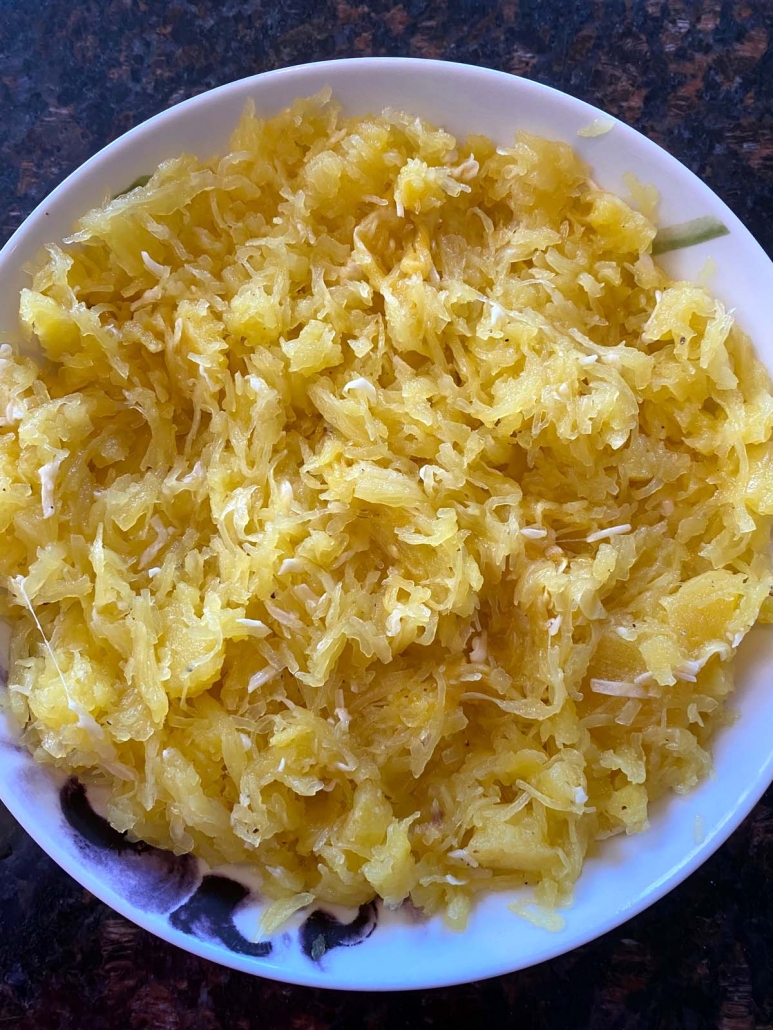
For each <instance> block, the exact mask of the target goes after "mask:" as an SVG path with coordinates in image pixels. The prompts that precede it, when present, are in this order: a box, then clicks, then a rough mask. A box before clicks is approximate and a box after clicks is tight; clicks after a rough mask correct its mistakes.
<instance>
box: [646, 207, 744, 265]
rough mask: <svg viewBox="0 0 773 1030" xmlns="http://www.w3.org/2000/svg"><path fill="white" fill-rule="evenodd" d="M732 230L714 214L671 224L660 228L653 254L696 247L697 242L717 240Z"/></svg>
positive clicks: (653, 245)
mask: <svg viewBox="0 0 773 1030" xmlns="http://www.w3.org/2000/svg"><path fill="white" fill-rule="evenodd" d="M729 232H730V230H729V229H728V227H727V226H726V225H725V224H724V222H720V221H719V219H718V218H714V216H713V215H704V216H703V217H702V218H692V219H691V220H690V221H689V222H680V223H679V224H678V225H669V226H666V228H665V229H658V233H657V236H656V237H655V239H654V241H653V243H652V253H653V255H658V254H666V253H668V251H669V250H681V249H682V247H694V246H695V244H696V243H705V242H706V240H715V239H716V238H717V237H718V236H727V235H728V234H729Z"/></svg>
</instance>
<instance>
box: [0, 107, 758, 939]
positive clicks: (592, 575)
mask: <svg viewBox="0 0 773 1030" xmlns="http://www.w3.org/2000/svg"><path fill="white" fill-rule="evenodd" d="M121 185H122V184H120V183H116V184H114V186H115V188H118V187H120V186H121ZM654 235H655V228H654V226H653V224H652V223H651V222H650V221H649V220H648V219H647V218H646V217H645V216H644V215H643V214H641V213H638V212H636V211H633V210H632V209H631V208H630V207H629V206H628V205H627V204H625V203H624V202H623V201H622V200H620V199H619V198H618V197H616V196H613V195H611V194H609V193H604V192H602V191H600V190H598V189H597V188H596V187H595V186H594V185H593V184H592V183H591V181H590V180H589V174H588V169H587V168H586V167H585V166H584V165H583V164H582V162H581V161H580V160H579V158H578V157H577V156H576V154H575V153H574V152H573V151H572V149H571V148H570V147H569V146H567V145H566V144H563V143H556V142H550V141H548V140H545V139H540V138H537V137H534V136H528V135H526V134H524V133H519V134H517V136H516V137H515V139H514V141H513V143H512V146H510V147H499V148H498V147H496V146H495V145H494V144H493V143H492V142H491V141H490V140H488V139H485V138H483V137H481V136H474V137H470V138H469V139H468V140H466V141H465V142H457V141H456V140H455V139H453V138H452V137H451V136H450V135H449V134H448V133H446V132H444V131H442V130H439V129H436V128H433V127H432V126H430V125H427V124H425V123H423V122H421V121H420V120H418V119H417V118H415V117H413V116H409V115H405V114H401V113H398V112H393V111H387V112H384V114H382V115H381V116H379V117H366V118H356V119H346V118H343V117H342V116H341V114H340V112H339V111H338V109H337V108H336V106H335V104H333V103H331V102H330V100H329V97H327V96H321V97H317V98H314V99H312V100H303V101H299V102H298V103H296V104H295V105H293V107H292V108H291V109H290V110H288V111H286V112H284V113H283V114H281V115H279V116H278V117H275V118H272V119H270V120H263V119H261V118H259V117H257V116H256V115H255V113H254V111H253V110H252V109H248V110H247V111H246V112H245V114H244V117H243V118H242V120H241V122H240V124H239V126H238V128H237V129H236V131H235V133H234V136H233V139H232V143H231V149H230V152H229V153H227V154H226V155H224V156H222V157H218V158H215V159H212V160H209V161H201V160H198V159H196V158H194V157H191V156H182V157H179V158H176V159H174V160H171V161H167V162H165V163H164V164H162V165H161V166H160V167H159V168H158V170H157V171H156V172H155V173H154V174H153V175H152V177H151V178H150V181H149V182H148V183H147V185H145V186H140V187H138V188H136V189H134V190H133V191H131V192H129V193H128V194H126V195H123V196H119V197H118V198H117V199H115V200H113V201H111V202H110V203H108V204H106V205H105V206H104V207H102V208H99V209H96V210H94V211H90V212H89V213H88V214H86V215H84V217H83V218H82V219H81V221H80V222H79V224H78V226H77V230H76V232H75V235H74V236H73V237H72V238H71V240H70V241H69V242H67V243H66V245H64V246H63V247H62V246H56V245H52V246H50V247H49V248H48V253H47V255H46V256H45V257H44V259H43V261H42V263H41V264H40V266H39V268H38V271H37V272H36V273H35V275H34V278H33V281H32V284H31V286H30V288H29V289H25V290H24V291H23V293H22V297H21V321H22V324H23V326H24V327H25V328H26V331H27V333H28V334H29V336H30V337H32V338H34V339H35V340H37V341H38V342H39V344H40V347H41V348H42V353H43V356H44V359H45V360H44V361H40V362H35V361H32V360H30V359H28V358H25V357H22V356H20V355H19V354H18V353H17V352H16V351H14V350H13V349H12V348H11V346H9V345H4V346H3V347H2V352H1V353H0V530H2V532H3V534H4V538H3V548H2V552H0V570H1V571H2V576H3V583H4V584H5V586H6V588H7V590H6V593H5V596H4V599H3V601H2V612H3V613H4V614H5V615H6V616H7V617H8V618H9V619H10V620H11V622H12V623H13V628H14V634H13V642H12V655H11V669H10V677H9V684H8V690H7V692H6V699H7V703H8V704H9V705H10V709H11V710H12V712H13V713H14V715H15V716H16V718H17V719H18V721H19V723H20V724H21V726H22V727H24V741H25V743H26V744H27V746H28V747H29V748H30V749H31V751H32V752H33V754H34V755H35V757H36V758H37V759H39V760H41V761H44V762H49V763H54V764H56V765H57V766H59V767H60V768H61V769H63V770H67V771H68V772H72V773H76V774H78V775H79V776H82V777H83V778H85V779H86V780H87V781H88V782H98V783H100V784H101V785H103V786H104V787H106V788H108V791H107V793H108V795H109V802H108V807H107V814H108V817H109V819H110V821H111V822H112V824H113V825H114V826H115V827H117V828H118V829H119V830H122V831H123V830H127V831H129V832H130V833H131V834H132V835H133V836H135V837H137V838H141V839H144V840H147V841H150V842H151V843H153V844H155V845H158V846H161V847H167V848H173V849H174V850H176V851H178V852H184V851H188V850H195V851H196V852H197V853H198V854H199V855H200V856H202V858H204V859H205V860H206V861H207V862H209V863H212V864H216V863H219V862H228V863H244V862H247V863H251V864H252V865H253V866H254V867H255V868H256V870H257V872H258V873H259V875H260V876H261V878H262V883H263V890H264V891H265V893H266V895H267V896H268V897H270V898H273V899H277V900H278V902H279V904H278V906H277V908H276V909H275V910H272V914H270V919H269V923H270V925H271V926H275V925H277V923H276V919H277V918H279V917H280V916H281V917H282V918H284V915H285V914H286V913H287V912H289V911H290V910H292V909H293V908H294V907H297V906H298V905H299V904H301V903H302V904H304V905H305V904H307V903H309V902H310V901H311V900H312V899H318V900H320V901H322V902H327V903H334V902H335V903H343V904H347V905H359V904H361V903H364V902H367V901H368V900H370V899H371V898H372V897H373V896H374V895H375V894H380V895H381V896H382V897H384V898H385V899H386V900H387V902H388V903H389V904H390V905H397V904H400V903H401V902H402V901H403V900H404V899H406V898H408V897H410V899H411V900H412V902H413V903H414V904H415V905H417V906H419V907H420V908H423V909H424V910H426V911H427V912H434V911H438V910H439V911H443V912H444V913H445V914H446V917H447V919H448V920H449V922H450V923H451V925H454V926H462V925H463V924H464V921H465V920H466V918H467V914H468V912H469V910H470V905H471V902H472V900H473V898H474V896H475V895H476V894H477V893H478V892H480V891H483V890H491V889H493V890H501V889H506V888H511V887H517V886H522V885H524V884H531V885H533V886H536V888H537V890H538V892H539V893H538V901H539V904H540V905H542V906H543V907H545V908H550V907H551V905H553V904H554V903H563V902H565V901H566V899H567V898H568V897H569V895H570V893H571V887H572V884H573V883H574V882H575V880H576V879H577V877H578V876H579V874H580V871H581V869H582V865H583V860H584V858H585V855H586V853H587V851H588V849H589V848H590V847H592V846H593V845H594V841H597V840H602V839H603V838H605V837H608V836H610V835H612V834H616V833H620V832H635V831H638V830H640V829H643V828H645V827H646V825H647V816H648V807H649V804H650V802H651V801H652V800H653V799H655V798H657V797H658V796H660V795H662V794H664V793H667V792H669V791H673V790H676V791H684V790H688V789H689V788H691V787H692V786H693V785H694V784H695V783H697V782H698V780H699V779H700V778H701V777H702V776H704V775H706V773H707V772H708V770H709V767H710V758H709V751H708V745H709V742H710V739H711V736H712V734H713V732H714V730H715V729H716V727H717V726H718V725H720V724H721V723H722V722H723V721H725V719H726V718H727V716H726V712H727V709H726V707H725V699H726V698H727V696H728V694H729V693H730V692H731V690H732V675H731V667H730V664H729V659H731V657H732V655H733V653H734V651H735V649H736V647H737V646H738V644H739V642H740V641H741V639H742V638H743V636H744V635H745V634H746V633H747V631H748V630H749V629H750V628H751V626H752V625H753V624H754V622H755V620H756V619H757V618H758V616H759V613H760V610H761V607H762V606H763V605H764V606H765V608H764V613H765V617H767V618H770V617H771V615H773V609H772V608H771V604H770V602H769V601H768V600H767V599H768V595H769V592H770V589H771V585H772V584H773V577H772V576H771V561H770V558H769V555H768V540H769V532H770V523H771V514H773V489H772V487H773V452H772V451H771V447H770V445H769V443H768V441H769V439H770V435H771V426H772V425H773V399H771V395H770V392H769V385H768V378H767V376H766V374H765V372H764V370H763V368H762V366H761V365H760V364H759V363H758V362H757V361H756V359H755V358H754V356H753V354H752V351H751V348H750V345H749V343H748V341H747V340H746V339H745V338H744V336H743V334H742V333H741V332H740V330H739V329H738V327H737V326H736V325H735V323H734V321H733V318H732V317H731V315H730V314H728V312H726V311H725V310H724V308H723V307H722V305H721V304H720V303H719V302H718V301H716V300H714V299H713V298H712V297H711V296H710V295H709V294H708V293H707V292H706V290H705V289H703V288H701V287H699V286H697V285H694V284H690V283H675V282H671V281H669V279H668V278H667V277H666V275H665V274H664V273H663V271H662V270H661V269H660V268H659V267H658V266H657V265H656V264H655V263H654V261H653V260H652V257H651V254H650V248H651V244H652V240H653V237H654ZM36 619H37V620H39V625H38V624H37V623H36ZM46 641H48V643H49V644H50V649H49V647H48V644H47V643H46Z"/></svg>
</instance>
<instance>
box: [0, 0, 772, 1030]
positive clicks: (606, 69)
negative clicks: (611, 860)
mask: <svg viewBox="0 0 773 1030" xmlns="http://www.w3.org/2000/svg"><path fill="white" fill-rule="evenodd" d="M370 54H376V55H410V56H418V57H434V58H445V59H449V60H458V61H467V62H471V63H475V64H481V65H486V66H488V67H492V68H499V69H502V70H505V71H509V72H514V73H516V74H521V75H526V76H528V77H531V78H534V79H537V80H538V81H540V82H544V83H547V84H549V85H551V86H556V87H558V88H559V89H563V90H565V91H566V92H568V93H572V94H574V95H575V96H578V97H581V98H583V99H585V100H588V101H590V102H591V103H594V104H597V105H599V106H600V107H602V108H604V109H606V110H607V111H609V112H610V113H612V114H614V115H617V116H618V117H619V118H621V119H623V120H624V121H626V122H628V123H629V124H631V125H633V126H635V127H636V128H638V129H640V130H641V131H642V132H644V133H645V134H646V135H648V136H649V137H650V138H652V139H654V140H655V141H657V142H658V143H661V144H662V145H663V146H665V147H666V148H667V149H668V150H670V151H671V153H672V154H674V155H675V156H676V157H678V158H679V159H680V160H681V161H683V162H684V163H685V164H686V165H688V167H690V168H692V169H693V170H694V171H695V172H697V173H698V175H700V176H701V177H702V178H703V179H705V181H706V182H708V184H709V185H710V186H711V187H712V188H713V189H714V190H715V191H716V192H717V193H718V194H719V195H720V196H721V197H722V198H723V199H724V200H725V201H726V202H727V203H728V204H729V205H730V207H732V208H733V210H734V211H736V213H737V214H738V215H739V216H740V217H741V219H742V220H743V221H744V222H745V223H746V224H747V226H748V227H749V228H750V229H751V231H752V232H753V233H754V234H755V235H756V237H757V239H758V240H759V241H760V243H761V244H762V245H763V247H765V248H766V249H767V251H768V253H769V254H773V0H721V2H720V0H593V2H590V0H573V2H569V0H566V2H561V3H558V2H551V0H520V2H511V0H506V2H504V3H493V2H488V0H455V2H449V0H404V2H403V3H397V4H394V3H392V2H391V0H386V2H383V0H370V2H369V3H358V2H356V0H266V2H262V3H260V2H258V3H255V2H252V3H251V2H247V0H221V2H219V3H207V2H205V0H69V2H64V0H39V2H38V3H37V4H35V5H28V4H22V3H20V2H19V0H0V103H1V104H2V112H3V114H2V125H1V127H0V243H2V242H5V239H6V238H7V237H8V236H9V235H10V233H11V232H12V231H13V230H14V229H15V228H16V226H17V225H19V224H20V222H21V221H22V220H23V219H24V218H25V217H26V215H27V214H28V213H29V212H30V211H31V210H32V208H33V207H34V206H35V205H36V204H37V203H38V202H39V201H40V200H41V199H42V198H43V197H44V196H45V195H46V194H47V193H48V192H49V191H50V190H51V189H52V188H53V187H54V186H55V185H56V184H57V183H58V182H59V181H61V179H62V178H64V176H65V175H67V174H68V173H69V172H70V171H72V170H73V169H74V168H76V167H77V166H78V165H79V164H81V162H82V161H84V160H85V159H86V158H87V157H89V156H90V155H91V154H93V153H95V152H96V151H97V150H99V149H100V148H101V147H102V146H104V145H105V144H106V143H107V142H109V141H110V140H112V139H114V138H115V137H116V136H119V135H120V134H121V133H123V132H125V131H126V130H127V129H129V128H131V126H133V125H136V124H137V123H139V122H141V121H143V120H144V119H145V118H147V117H149V116H150V115H152V114H155V113H156V112H157V111H159V110H161V109H162V108H165V107H168V106H171V105H172V104H175V103H177V102H179V101H180V100H183V99H185V98H187V97H190V96H193V95H194V94H196V93H200V92H202V91H203V90H206V89H209V88H211V87H212V86H217V85H219V84H221V83H223V82H228V81H229V80H232V79H236V78H240V77H242V76H244V75H250V74H253V73H255V72H261V71H265V70H267V69H270V68H276V67H280V66H282V65H288V64H297V63H300V62H304V61H312V60H320V59H326V58H333V57H348V56H357V55H370ZM0 900H1V901H2V905H1V906H0V1028H2V1027H3V1026H14V1027H19V1028H22V1030H25V1028H27V1030H32V1028H34V1030H48V1028H77V1030H90V1028H113V1027H119V1026H120V1027H127V1028H132V1030H141V1028H155V1027H163V1028H168V1030H178V1028H179V1030H183V1028H206V1030H218V1028H224V1030H225V1028H228V1030H241V1028H248V1027H253V1026H256V1027H257V1026H260V1027H266V1028H273V1027H281V1028H284V1027H295V1028H298V1030H301V1028H304V1030H321V1028H323V1027H324V1028H331V1030H332V1028H348V1027H352V1028H354V1027H358V1028H359V1027H364V1028H367V1027H373V1028H376V1027H379V1028H381V1027H389V1028H391V1027H395V1028H397V1027H413V1026H427V1027H430V1026H436V1025H437V1026H441V1025H442V1026H445V1027H456V1026H469V1025H474V1024H475V1023H476V1022H477V1020H478V1018H479V1015H480V1014H481V1013H482V1012H484V1011H485V1015H486V1019H487V1020H488V1021H490V1022H492V1023H494V1022H495V1021H498V1022H500V1023H501V1024H503V1025H507V1026H510V1025H517V1026H518V1027H519V1028H523V1030H528V1028H531V1027H535V1028H536V1027H557V1028H573V1027H577V1028H581V1027H590V1028H602V1027H603V1028H618V1027H619V1028H640V1027H664V1028H682V1027H684V1028H699V1027H704V1026H706V1027H710V1026H711V1027H713V1026H718V1027H722V1028H724V1030H747V1028H751V1027H770V1026H772V1025H773V791H769V792H768V794H767V795H766V797H765V798H764V799H763V801H762V802H761V803H760V804H759V805H758V806H757V808H756V809H755V811H754V812H753V813H752V815H751V816H750V817H749V819H747V820H746V822H745V823H744V824H743V826H742V827H741V828H740V829H739V830H738V831H737V832H736V833H735V834H734V835H733V836H732V838H731V839H730V840H729V841H728V843H727V844H725V846H724V847H722V848H721V849H720V851H719V852H718V853H717V854H716V855H714V857H713V858H712V859H710V860H709V861H708V862H707V863H706V864H705V865H704V867H703V868H702V869H701V870H700V871H699V872H697V873H696V874H695V875H694V876H692V877H691V878H690V879H689V880H688V881H687V882H686V883H685V884H683V885H682V886H681V887H680V888H678V889H677V890H675V891H674V892H673V893H672V894H670V895H669V896H668V897H667V898H665V899H664V900H662V901H661V902H659V903H658V904H657V905H655V906H654V908H652V909H651V910H650V911H648V912H645V913H643V914H642V915H640V916H638V917H637V918H635V919H633V920H632V921H630V922H629V923H627V924H625V925H624V926H622V927H621V928H620V929H619V930H616V931H614V932H612V933H610V934H607V935H606V936H605V937H603V938H601V939H600V940H598V941H596V942H594V943H592V944H589V945H586V946H585V947H583V948H580V949H578V950H577V951H575V952H573V953H571V954H570V955H566V956H564V957H562V958H558V959H555V960H554V961H552V962H549V963H545V964H544V965H542V966H539V967H537V968H534V969H531V970H526V971H524V972H521V973H516V974H513V975H510V976H505V977H500V978H498V979H495V980H490V981H485V982H481V983H477V984H472V985H469V986H465V987H456V988H448V989H443V990H438V991H426V992H420V993H415V994H396V995H373V994H371V995H347V994H343V993H338V992H333V991H324V990H311V989H307V988H301V987H288V986H284V985H281V984H275V983H272V982H270V981H266V980H260V979H257V978H250V977H248V976H245V975H242V974H239V973H234V972H230V971H228V970H226V969H222V968H220V967H218V966H215V965H212V964H209V963H207V962H205V961H203V960H201V959H198V958H195V957H193V956H192V955H188V954H186V953H184V952H182V951H179V950H177V949H175V948H173V947H171V946H169V945H167V944H165V943H163V942H162V941H160V940H158V939H156V938H154V937H151V936H150V935H149V934H147V933H146V932H145V931H143V930H140V929H138V928H136V927H135V926H133V925H132V924H130V923H128V922H127V921H126V920H124V919H123V918H122V917H120V916H118V915H116V914H115V913H113V912H112V911H111V910H110V909H108V908H107V907H106V906H105V905H103V904H102V903H101V902H99V901H97V900H96V899H95V898H94V897H92V896H91V895H90V894H89V893H88V892H87V891H85V890H84V889H83V888H82V887H80V886H79V885H78V884H76V883H75V882H74V881H73V880H71V879H70V878H69V877H68V876H67V875H66V874H65V873H63V872H62V871H61V870H60V869H59V868H58V867H57V866H56V865H55V864H54V863H53V862H52V861H50V860H49V859H48V858H47V857H46V856H45V855H44V854H43V853H42V852H41V851H40V850H39V848H38V847H37V846H36V845H35V844H34V843H33V842H32V841H31V840H30V838H29V837H28V836H27V835H26V834H25V833H24V831H23V830H21V828H20V827H19V826H18V825H17V824H16V823H15V821H14V820H13V819H12V817H11V816H10V815H9V814H8V813H7V812H6V811H5V810H4V809H2V811H0Z"/></svg>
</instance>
